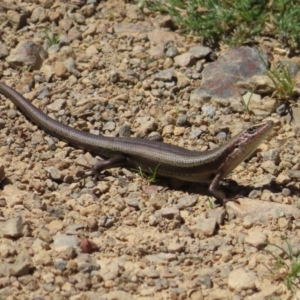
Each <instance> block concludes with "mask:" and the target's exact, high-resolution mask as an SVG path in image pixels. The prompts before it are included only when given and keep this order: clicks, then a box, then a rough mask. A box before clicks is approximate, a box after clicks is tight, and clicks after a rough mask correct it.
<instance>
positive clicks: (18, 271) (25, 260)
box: [9, 250, 33, 277]
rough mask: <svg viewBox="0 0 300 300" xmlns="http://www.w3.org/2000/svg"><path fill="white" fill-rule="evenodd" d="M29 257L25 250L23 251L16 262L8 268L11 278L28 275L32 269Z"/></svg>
mask: <svg viewBox="0 0 300 300" xmlns="http://www.w3.org/2000/svg"><path fill="white" fill-rule="evenodd" d="M32 267H33V265H32V262H31V258H30V255H29V254H28V252H27V251H26V250H23V251H22V252H21V253H20V254H19V255H18V257H17V260H16V262H15V263H14V264H13V265H12V266H11V267H10V270H9V271H10V274H11V275H12V276H16V277H19V276H23V275H26V274H28V273H29V271H30V268H32Z"/></svg>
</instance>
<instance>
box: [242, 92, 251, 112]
mask: <svg viewBox="0 0 300 300" xmlns="http://www.w3.org/2000/svg"><path fill="white" fill-rule="evenodd" d="M253 93H254V91H253V90H252V91H251V94H250V97H249V98H248V100H247V102H246V99H245V98H244V97H243V95H242V94H241V93H240V99H241V102H242V104H243V106H244V110H245V112H246V113H247V114H248V115H249V114H250V110H249V104H250V102H251V99H252V96H253Z"/></svg>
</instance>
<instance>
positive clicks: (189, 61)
mask: <svg viewBox="0 0 300 300" xmlns="http://www.w3.org/2000/svg"><path fill="white" fill-rule="evenodd" d="M174 62H175V65H176V66H179V67H190V66H193V65H194V64H195V63H196V58H195V56H194V55H193V54H191V53H188V52H187V53H183V54H180V55H177V56H176V57H175V58H174Z"/></svg>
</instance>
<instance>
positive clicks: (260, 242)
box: [245, 231, 267, 249]
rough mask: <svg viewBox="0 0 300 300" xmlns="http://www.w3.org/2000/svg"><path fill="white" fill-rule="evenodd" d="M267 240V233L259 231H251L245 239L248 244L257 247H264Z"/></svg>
mask: <svg viewBox="0 0 300 300" xmlns="http://www.w3.org/2000/svg"><path fill="white" fill-rule="evenodd" d="M266 242H267V237H266V235H265V234H263V233H262V232H259V231H255V232H250V234H249V235H248V236H247V237H246V239H245V243H246V244H248V245H250V246H252V247H255V248H257V249H261V248H263V247H264V246H265V243H266Z"/></svg>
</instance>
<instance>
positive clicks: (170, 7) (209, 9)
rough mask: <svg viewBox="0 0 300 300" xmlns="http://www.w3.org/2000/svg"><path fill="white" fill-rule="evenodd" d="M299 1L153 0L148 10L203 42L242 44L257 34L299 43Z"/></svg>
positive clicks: (290, 43) (297, 44)
mask: <svg viewBox="0 0 300 300" xmlns="http://www.w3.org/2000/svg"><path fill="white" fill-rule="evenodd" d="M299 4H300V1H299V0H295V1H291V0H226V1H223V0H162V1H161V0H153V1H150V0H149V1H148V5H149V7H150V9H152V10H153V11H159V12H161V13H167V14H169V15H170V16H171V17H172V19H173V21H174V23H175V24H176V25H177V26H178V27H179V28H180V29H181V30H182V31H183V32H192V33H193V34H195V35H199V36H201V37H202V38H203V41H204V43H208V44H213V45H214V44H216V43H217V44H218V43H220V42H225V43H229V44H242V43H244V42H247V41H249V40H250V41H251V40H252V39H253V38H254V37H256V36H257V35H268V36H273V37H277V38H279V39H280V40H282V41H283V42H284V43H286V44H288V45H289V46H292V47H295V48H297V47H299V46H300V37H299V34H298V33H299V29H300V6H299Z"/></svg>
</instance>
